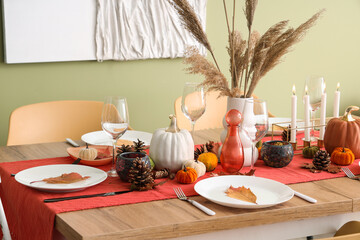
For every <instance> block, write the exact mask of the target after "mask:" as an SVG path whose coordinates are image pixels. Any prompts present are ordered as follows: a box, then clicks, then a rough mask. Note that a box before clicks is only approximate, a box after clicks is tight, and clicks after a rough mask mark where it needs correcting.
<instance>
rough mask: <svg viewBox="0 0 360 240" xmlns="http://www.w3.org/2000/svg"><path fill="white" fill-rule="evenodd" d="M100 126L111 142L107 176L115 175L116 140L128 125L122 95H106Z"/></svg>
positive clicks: (126, 109) (124, 101)
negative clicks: (111, 153)
mask: <svg viewBox="0 0 360 240" xmlns="http://www.w3.org/2000/svg"><path fill="white" fill-rule="evenodd" d="M101 126H102V129H103V131H104V132H105V133H106V134H107V135H109V136H110V137H111V139H112V143H113V161H112V166H111V169H110V170H109V171H108V172H107V174H108V176H109V177H117V176H118V175H117V173H116V169H115V152H116V151H115V150H116V142H117V140H118V139H119V138H120V137H121V136H122V135H123V134H124V133H125V132H126V130H127V129H128V127H129V113H128V107H127V103H126V98H124V97H106V98H105V101H104V106H103V109H102V114H101Z"/></svg>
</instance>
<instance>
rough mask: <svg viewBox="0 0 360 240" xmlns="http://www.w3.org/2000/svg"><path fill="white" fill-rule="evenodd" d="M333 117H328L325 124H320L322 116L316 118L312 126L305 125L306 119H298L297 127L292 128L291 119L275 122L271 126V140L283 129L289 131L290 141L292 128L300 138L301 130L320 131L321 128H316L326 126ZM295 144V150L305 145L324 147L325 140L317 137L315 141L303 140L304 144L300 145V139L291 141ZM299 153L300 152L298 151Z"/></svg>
mask: <svg viewBox="0 0 360 240" xmlns="http://www.w3.org/2000/svg"><path fill="white" fill-rule="evenodd" d="M332 118H333V117H328V118H326V119H325V124H320V118H315V119H312V123H313V124H312V125H311V126H307V127H305V121H304V120H298V121H296V126H297V127H296V128H292V127H291V125H290V123H291V121H286V122H275V123H273V124H272V126H271V140H273V139H274V135H275V134H276V133H277V132H279V130H281V132H283V131H287V134H286V136H287V139H286V140H287V141H288V142H290V139H289V135H290V134H289V133H290V132H291V130H294V129H295V130H296V139H298V132H299V130H305V129H308V128H310V129H313V131H319V130H315V129H320V128H321V127H326V125H327V123H328V122H329V121H330V120H331V119H332ZM290 143H291V144H292V146H293V149H294V151H295V150H302V149H304V148H305V147H310V146H318V147H319V148H323V147H324V140H323V139H319V138H316V141H315V142H312V141H306V140H303V145H299V144H298V141H297V140H296V142H294V143H292V142H290ZM298 154H299V153H298Z"/></svg>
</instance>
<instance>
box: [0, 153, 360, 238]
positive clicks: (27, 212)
mask: <svg viewBox="0 0 360 240" xmlns="http://www.w3.org/2000/svg"><path fill="white" fill-rule="evenodd" d="M72 161H73V159H71V158H70V157H61V158H52V159H41V160H29V161H19V162H12V163H1V164H0V175H1V179H2V183H1V188H0V193H1V200H2V201H3V204H4V208H5V212H6V215H7V218H8V222H9V226H10V230H11V233H12V236H13V239H34V237H35V236H36V239H51V237H52V233H53V227H54V219H55V215H56V214H57V213H61V212H69V211H77V210H82V209H90V208H99V207H106V206H115V205H121V204H130V203H139V202H148V201H155V200H163V199H169V198H176V196H175V193H174V192H173V187H175V186H181V188H182V189H183V190H184V192H185V194H186V195H188V196H193V195H196V192H195V191H194V184H195V183H194V184H178V183H177V182H176V181H175V180H169V181H167V182H166V183H165V184H163V185H161V186H158V187H156V189H155V190H150V191H146V192H131V193H125V194H121V195H117V196H108V197H95V198H87V199H77V200H69V201H63V202H57V203H44V202H43V200H44V199H46V198H53V197H66V196H76V195H84V194H93V193H103V192H112V191H119V190H124V189H128V188H129V184H128V183H125V182H122V181H121V180H120V179H118V178H109V179H107V180H106V181H104V182H102V183H100V184H98V185H96V186H94V187H91V188H88V189H86V190H83V191H80V192H73V193H47V192H40V191H38V190H34V189H31V188H28V187H26V186H23V185H21V184H19V183H18V182H16V181H15V179H14V177H11V176H10V174H11V173H17V172H19V171H21V170H24V169H27V168H31V167H35V166H41V165H49V164H66V163H71V162H72ZM304 162H311V160H309V159H305V158H303V157H302V156H301V155H296V156H294V159H293V160H292V162H291V163H290V164H289V165H288V166H287V167H284V168H270V167H267V166H265V164H264V162H263V161H261V160H259V161H258V162H257V163H256V165H255V166H256V176H257V177H265V178H269V179H273V180H276V181H279V182H282V183H284V184H290V183H299V182H308V181H314V180H321V179H328V178H335V177H343V176H345V174H344V173H342V172H340V173H337V174H331V173H328V172H322V173H316V174H314V173H311V172H310V171H309V170H307V169H302V168H300V165H301V164H302V163H304ZM358 162H359V160H356V161H355V163H354V164H353V165H351V166H349V168H350V169H351V170H352V171H353V172H354V173H355V174H360V168H359V167H358ZM109 167H110V166H109V165H107V166H102V167H100V168H101V169H103V170H107V169H108V168H109ZM219 171H222V169H221V166H218V168H217V169H216V170H215V171H214V172H219ZM243 171H244V172H245V171H248V169H247V168H244V169H243ZM209 176H210V173H207V174H206V175H205V176H203V177H201V178H199V179H198V181H200V180H202V179H204V178H207V177H209ZM157 181H163V180H161V179H160V180H157Z"/></svg>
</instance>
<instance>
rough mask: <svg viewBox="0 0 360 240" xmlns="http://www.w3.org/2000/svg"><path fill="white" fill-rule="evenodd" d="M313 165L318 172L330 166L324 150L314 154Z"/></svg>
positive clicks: (327, 154)
mask: <svg viewBox="0 0 360 240" xmlns="http://www.w3.org/2000/svg"><path fill="white" fill-rule="evenodd" d="M313 164H314V166H315V168H316V169H318V170H325V169H326V168H327V167H328V166H329V164H330V155H329V153H328V152H327V151H325V150H319V151H317V152H316V153H315V155H314V159H313Z"/></svg>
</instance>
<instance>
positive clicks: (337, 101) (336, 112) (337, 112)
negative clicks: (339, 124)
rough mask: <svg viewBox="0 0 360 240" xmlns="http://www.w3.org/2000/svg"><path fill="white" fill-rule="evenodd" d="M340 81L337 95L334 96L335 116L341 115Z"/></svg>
mask: <svg viewBox="0 0 360 240" xmlns="http://www.w3.org/2000/svg"><path fill="white" fill-rule="evenodd" d="M339 88H340V83H337V86H336V91H335V97H334V113H333V117H339V107H340V91H339Z"/></svg>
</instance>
